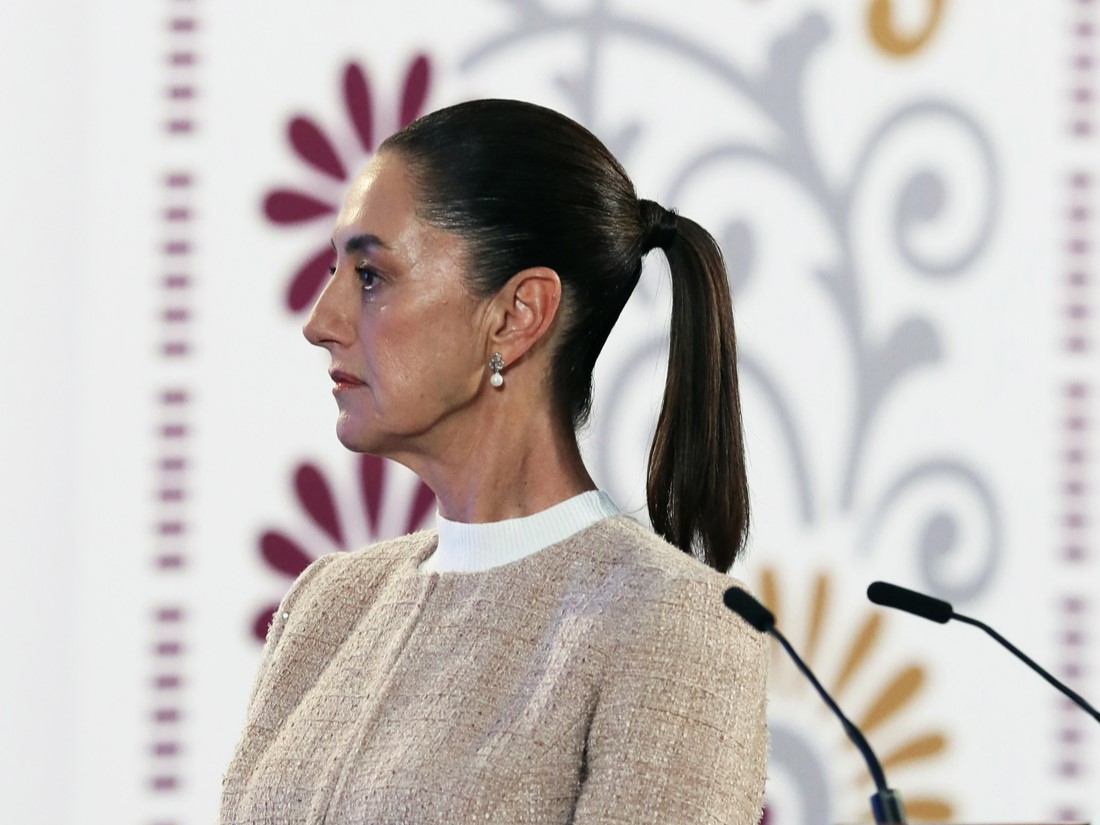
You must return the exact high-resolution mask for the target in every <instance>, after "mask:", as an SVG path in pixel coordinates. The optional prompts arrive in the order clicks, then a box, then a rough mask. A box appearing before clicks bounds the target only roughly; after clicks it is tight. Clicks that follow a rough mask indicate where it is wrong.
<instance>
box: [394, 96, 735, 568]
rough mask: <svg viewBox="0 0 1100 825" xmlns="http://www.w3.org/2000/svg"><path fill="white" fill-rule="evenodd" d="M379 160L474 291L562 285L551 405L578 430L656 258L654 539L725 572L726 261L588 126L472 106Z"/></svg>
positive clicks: (519, 107)
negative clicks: (408, 180) (658, 342)
mask: <svg viewBox="0 0 1100 825" xmlns="http://www.w3.org/2000/svg"><path fill="white" fill-rule="evenodd" d="M381 149H382V150H391V151H394V152H397V153H398V154H399V155H400V156H401V157H402V158H403V159H404V160H405V161H406V163H407V164H408V165H409V168H410V169H411V171H412V174H413V177H414V182H415V186H416V190H417V200H418V211H419V213H420V215H421V217H423V218H424V219H425V220H427V221H428V222H429V223H431V224H433V225H435V226H438V227H439V228H441V229H446V230H448V231H452V232H455V233H456V234H458V235H459V236H460V237H462V238H463V239H464V240H465V241H466V243H467V245H468V249H469V260H470V262H471V266H470V272H469V274H468V277H469V281H470V287H471V289H472V291H473V292H474V293H475V294H478V295H491V294H493V293H494V292H496V291H497V290H499V289H500V288H501V287H502V286H503V285H504V284H505V283H507V281H508V280H509V279H510V278H511V277H512V276H513V275H514V274H515V273H516V272H519V271H520V270H522V269H526V268H528V267H532V266H545V267H549V268H551V269H553V270H554V271H555V272H557V273H558V277H559V278H560V279H561V283H562V296H563V297H562V307H563V310H564V313H565V315H564V321H565V323H564V324H563V327H562V330H561V336H560V343H559V346H558V349H557V351H556V353H555V354H554V357H553V361H552V366H551V375H550V381H551V397H552V398H553V399H554V403H556V404H557V406H558V409H559V412H560V415H561V418H562V421H563V422H567V423H568V424H569V425H570V426H571V427H572V428H573V429H574V430H575V429H576V428H577V427H579V426H581V425H582V424H583V423H584V422H585V421H586V420H587V418H588V414H589V412H590V410H591V406H592V371H593V368H594V367H595V364H596V358H597V356H598V355H599V354H600V350H601V349H602V348H603V345H604V342H605V341H606V340H607V336H608V334H609V333H610V332H611V328H612V327H613V326H614V324H615V321H616V320H617V319H618V317H619V314H620V313H621V312H622V310H623V307H624V306H625V305H626V302H627V299H628V298H629V297H630V293H631V292H632V291H633V289H634V286H635V284H637V282H638V278H639V276H640V275H641V271H642V257H643V255H645V254H646V253H647V252H649V251H650V250H651V249H653V248H656V247H658V246H659V247H661V248H663V249H664V251H665V255H666V256H667V258H668V263H669V269H670V271H671V275H672V329H671V335H670V341H669V362H668V376H667V379H666V382H665V396H664V404H663V406H662V409H661V415H660V418H659V420H658V423H657V432H656V434H655V436H654V439H653V447H652V450H651V452H650V457H649V473H648V481H647V485H646V491H647V499H648V504H649V515H650V519H651V520H652V522H653V527H654V529H655V530H656V531H657V532H658V533H660V534H661V535H662V536H664V537H665V538H666V539H667V540H668V541H670V542H671V543H673V544H675V545H676V546H678V547H679V548H680V549H682V550H684V551H685V552H687V553H695V552H697V553H698V554H699V555H700V556H701V557H702V558H703V559H704V560H705V561H706V563H707V564H709V565H710V566H711V567H714V568H716V569H718V570H721V571H726V570H728V569H729V567H730V565H731V564H732V563H733V561H734V559H735V558H736V556H737V555H738V554H739V553H740V551H741V549H742V548H743V546H744V543H745V537H746V533H747V530H748V520H749V501H748V488H747V483H746V478H745V451H744V440H743V436H742V427H741V406H740V401H739V399H738V391H737V371H736V353H735V348H734V332H733V309H732V304H731V301H730V292H729V283H728V281H727V279H726V269H725V264H724V262H723V260H722V253H721V251H720V250H719V248H718V245H717V244H716V243H715V241H714V239H713V238H712V237H711V236H710V234H709V233H708V232H707V231H706V230H705V229H703V228H702V227H701V226H699V225H698V224H697V223H695V222H694V221H691V220H688V219H687V218H684V217H683V216H679V215H675V214H674V213H671V212H669V211H668V210H666V209H664V208H663V207H661V206H659V205H658V204H656V203H654V202H653V201H639V200H638V197H637V195H636V193H635V191H634V185H633V184H632V183H631V181H630V178H629V177H628V176H627V174H626V171H625V170H624V169H623V167H622V166H621V165H620V164H619V162H618V161H617V160H616V159H615V158H614V156H612V154H611V153H610V152H609V151H608V150H607V148H606V147H605V146H604V145H603V144H602V143H601V142H600V141H599V140H598V139H597V138H596V137H595V136H594V135H593V134H592V133H591V132H589V131H588V130H587V129H585V128H584V127H583V126H581V125H580V124H578V123H576V122H574V121H572V120H570V119H569V118H567V117H565V116H564V115H561V114H559V113H557V112H555V111H553V110H551V109H546V108H543V107H541V106H535V105H533V104H530V103H522V102H519V101H514V100H475V101H471V102H468V103H460V104H458V105H456V106H450V107H448V108H446V109H440V110H438V111H436V112H432V113H431V114H428V115H426V116H424V117H422V118H420V119H419V120H416V121H414V122H412V123H411V124H409V125H408V126H406V127H405V128H404V129H402V130H401V131H399V132H397V133H396V134H394V135H392V136H391V137H389V138H388V139H387V140H386V141H385V142H384V143H383V144H382V147H381Z"/></svg>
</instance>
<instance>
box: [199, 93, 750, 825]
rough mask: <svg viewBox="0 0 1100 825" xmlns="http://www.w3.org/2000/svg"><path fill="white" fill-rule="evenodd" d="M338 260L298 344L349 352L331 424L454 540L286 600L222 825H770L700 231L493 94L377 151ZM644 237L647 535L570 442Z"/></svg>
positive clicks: (718, 296)
mask: <svg viewBox="0 0 1100 825" xmlns="http://www.w3.org/2000/svg"><path fill="white" fill-rule="evenodd" d="M333 247H334V250H335V256H336V265H335V266H334V267H333V270H332V278H331V279H330V281H329V283H328V284H327V286H326V288H325V290H324V292H323V293H322V295H321V296H320V298H319V299H318V301H317V304H316V306H315V307H314V309H313V312H312V314H311V315H310V318H309V320H308V321H307V322H306V325H305V334H306V337H307V338H308V339H309V341H310V342H311V343H313V344H316V345H318V346H321V347H324V348H325V349H327V350H328V351H329V353H330V355H331V360H332V367H331V370H330V373H331V375H332V378H333V381H334V382H335V386H334V388H333V392H334V394H335V396H336V401H337V405H338V407H339V417H338V420H337V434H338V436H339V438H340V440H341V441H342V442H343V444H344V445H346V446H347V447H348V448H349V449H351V450H355V451H360V452H369V453H373V454H377V455H383V456H386V457H388V458H391V459H394V460H396V461H400V462H401V463H403V464H405V465H407V466H408V467H410V468H412V470H413V471H415V472H416V473H417V474H418V475H419V476H420V478H422V479H423V480H424V481H425V483H427V484H428V486H430V487H431V489H432V490H433V491H434V492H435V494H436V496H437V497H438V499H439V519H438V521H439V528H438V531H428V532H422V533H417V534H415V535H413V536H407V537H404V538H401V539H396V540H393V541H389V542H382V543H380V544H376V545H372V546H370V547H367V548H365V549H363V550H360V551H357V552H353V553H337V554H332V555H328V556H325V557H323V558H321V559H319V560H318V561H317V562H316V563H314V564H313V565H311V566H310V568H309V569H308V570H306V571H305V573H303V574H302V576H301V577H300V578H299V579H298V580H297V581H296V582H295V584H294V586H293V587H292V588H291V590H290V592H289V593H288V594H287V596H286V598H285V600H284V602H283V604H282V606H281V607H280V609H279V611H278V612H277V613H276V616H275V619H274V621H273V623H272V626H271V629H270V631H269V634H268V640H267V645H266V647H265V652H264V658H263V662H262V665H261V668H260V673H259V676H258V678H257V682H256V686H255V689H254V691H253V696H252V700H251V703H250V708H249V711H248V720H247V726H246V728H245V732H244V735H243V737H242V739H241V742H240V745H239V746H238V749H237V753H236V755H235V757H234V759H233V762H232V763H231V765H230V767H229V770H228V773H227V775H226V778H225V787H224V794H223V798H222V811H221V821H222V822H223V823H238V824H239V825H244V823H265V824H266V823H284V822H285V823H307V822H308V823H322V822H324V823H328V824H329V825H333V824H334V823H382V822H386V823H391V822H392V823H429V822H430V823H442V822H447V823H464V822H475V821H476V822H490V823H521V822H522V823H566V822H572V823H576V825H593V824H594V823H610V822H623V823H643V822H654V823H658V822H659V823H678V822H684V823H687V822H692V823H694V822H730V823H741V824H742V825H755V823H756V822H757V820H758V817H759V813H760V804H761V797H762V791H763V783H764V763H765V757H766V749H767V736H766V732H765V727H764V682H765V672H766V652H765V648H764V646H763V643H762V642H761V641H760V638H759V637H758V636H757V635H756V634H755V633H754V632H753V631H751V630H750V629H749V628H748V627H747V626H746V625H744V624H743V623H742V622H741V621H740V620H739V619H737V618H735V617H734V616H733V615H732V614H730V613H728V612H727V611H726V609H725V607H724V606H723V604H722V593H723V591H724V590H725V588H726V587H727V586H728V585H729V583H730V580H729V579H728V578H727V577H726V576H724V575H722V572H725V571H726V570H728V569H729V567H730V565H731V563H732V562H733V560H734V558H735V556H736V555H737V554H738V552H739V551H740V549H741V548H742V546H743V544H744V537H745V532H746V528H747V522H748V498H747V490H746V485H745V467H744V450H743V445H742V433H741V424H740V417H741V416H740V407H739V403H738V395H737V376H736V372H735V355H734V335H733V320H732V310H731V306H730V296H729V290H728V285H727V282H726V275H725V268H724V266H723V263H722V258H721V254H720V252H719V250H718V248H717V246H716V244H715V243H714V241H713V239H712V238H711V237H710V235H708V234H707V233H706V232H705V231H704V230H703V229H702V228H700V227H699V226H698V225H697V224H695V223H693V222H692V221H690V220H687V219H686V218H683V217H679V216H677V215H674V214H673V213H670V212H668V211H666V210H665V209H663V208H662V207H660V206H658V205H657V204H656V203H653V202H652V201H644V200H643V201H639V200H638V199H637V197H636V195H635V192H634V188H633V185H632V184H631V182H630V180H629V179H628V178H627V176H626V173H625V172H624V170H623V169H622V167H621V166H620V165H619V164H618V162H617V161H616V160H615V159H614V158H613V157H612V156H611V154H610V153H609V152H608V151H607V149H606V148H605V147H604V146H603V145H602V144H601V143H600V142H599V141H598V140H597V139H596V138H595V137H594V136H593V135H591V134H590V133H589V132H587V131H586V130H585V129H583V128H582V127H581V126H579V125H578V124H576V123H574V122H572V121H570V120H569V119H568V118H565V117H563V116H562V115H559V114H557V113H555V112H552V111H550V110H548V109H544V108H541V107H538V106H534V105H531V104H526V103H519V102H515V101H500V100H483V101H475V102H471V103H464V104H460V105H458V106H453V107H450V108H447V109H443V110H441V111H438V112H435V113H433V114H430V115H427V116H426V117H424V118H421V119H420V120H418V121H416V122H414V123H413V124H411V125H410V126H408V127H406V128H405V129H403V130H402V131H400V132H398V133H397V134H395V135H394V136H392V137H390V138H389V139H388V140H387V141H385V143H384V144H383V145H382V147H381V149H380V150H379V152H378V154H377V155H376V156H375V157H374V158H373V159H372V160H371V162H370V164H369V165H368V166H367V167H366V169H365V170H364V171H363V173H362V174H361V175H360V177H359V178H358V179H357V180H356V182H355V183H354V184H353V186H352V187H351V190H350V192H349V193H348V196H347V200H346V202H345V203H344V206H343V209H342V210H341V212H340V215H339V217H338V219H337V223H336V228H335V231H334V234H333ZM658 247H659V248H661V249H663V250H664V253H665V255H666V256H667V258H668V262H669V268H670V271H671V275H672V284H673V293H672V294H673V311H672V330H671V343H670V357H669V368H668V380H667V385H666V389H665V399H664V407H663V409H662V412H661V416H660V420H659V423H658V427H657V433H656V436H655V439H654V444H653V450H652V455H651V457H650V463H649V479H648V499H649V511H650V516H651V519H652V522H653V524H654V527H655V529H656V531H657V533H659V534H660V535H656V534H654V533H653V532H652V531H650V530H649V529H647V528H643V527H642V526H640V525H638V524H636V523H635V522H634V521H633V520H631V519H629V518H627V517H625V516H623V515H621V514H620V513H619V511H618V510H617V509H616V508H615V506H614V504H613V503H612V502H611V500H610V499H609V498H608V497H607V496H606V495H605V494H603V493H602V492H600V491H598V490H597V488H596V485H595V484H594V482H593V481H592V478H591V477H590V476H589V474H588V472H587V471H586V469H585V467H584V464H583V462H582V461H581V457H580V452H579V451H578V449H577V441H576V436H575V431H576V428H577V427H578V426H579V425H580V424H582V423H583V422H584V420H585V418H586V416H587V414H588V411H589V407H590V403H591V381H592V370H593V366H594V364H595V361H596V357H597V355H598V354H599V351H600V348H601V347H602V346H603V343H604V341H605V340H606V338H607V335H608V333H609V332H610V330H611V327H612V325H613V324H614V323H615V320H616V318H617V317H618V316H619V313H620V312H621V311H622V308H623V305H624V304H625V303H626V301H627V298H628V297H629V295H630V293H631V290H632V289H633V288H634V285H635V284H636V283H637V281H638V277H639V275H640V272H641V267H642V257H643V256H644V255H645V254H646V253H647V252H648V251H650V250H651V249H654V248H658ZM662 537H663V538H662ZM681 551H683V552H681ZM693 551H695V552H697V554H698V555H699V556H700V557H701V558H702V559H703V560H704V561H705V564H703V563H700V561H698V560H696V559H695V558H693ZM710 568H713V569H710ZM718 571H721V572H718Z"/></svg>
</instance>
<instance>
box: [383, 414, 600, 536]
mask: <svg viewBox="0 0 1100 825" xmlns="http://www.w3.org/2000/svg"><path fill="white" fill-rule="evenodd" d="M510 406H511V409H508V405H501V407H500V408H499V410H497V411H495V412H496V414H495V415H493V414H492V413H490V415H489V416H481V420H480V421H476V422H466V423H465V425H464V426H461V427H459V428H458V429H457V430H453V431H452V432H451V433H449V434H448V435H447V440H446V441H445V442H444V443H442V444H437V448H436V449H434V450H432V451H430V454H428V453H425V454H418V455H406V456H394V458H395V459H397V460H399V461H401V463H403V464H405V465H406V466H408V467H409V468H410V469H412V470H413V472H415V473H416V474H417V475H418V476H420V478H421V479H422V480H423V481H424V483H425V484H427V485H428V486H429V487H430V488H431V489H432V491H433V492H434V493H435V495H436V498H437V499H438V500H439V513H440V515H442V516H443V517H444V518H447V519H449V520H451V521H457V522H465V523H468V524H474V523H480V522H492V521H503V520H505V519H511V518H519V517H521V516H527V515H530V514H532V513H538V512H541V511H543V510H546V509H547V508H549V507H552V506H554V505H555V504H558V503H560V502H562V501H565V500H567V499H570V498H572V497H573V496H576V495H579V494H580V493H584V492H588V491H590V490H595V489H596V484H595V482H593V480H592V477H591V476H590V475H589V473H588V470H587V469H586V468H585V466H584V462H583V460H582V459H581V454H580V449H579V448H578V446H577V440H576V436H575V435H574V434H573V433H572V431H569V432H563V431H562V427H561V426H559V425H558V424H557V423H556V422H555V420H554V418H553V417H552V416H551V415H549V413H548V411H547V408H546V405H538V406H536V407H535V408H533V409H516V406H518V405H510ZM452 423H457V422H452Z"/></svg>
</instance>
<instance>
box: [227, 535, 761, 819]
mask: <svg viewBox="0 0 1100 825" xmlns="http://www.w3.org/2000/svg"><path fill="white" fill-rule="evenodd" d="M436 541H437V537H436V534H435V532H434V531H427V532H421V533H416V534H413V535H411V536H406V537H403V538H401V539H396V540H393V541H389V542H382V543H379V544H375V545H372V546H370V547H367V548H365V549H363V550H359V551H356V552H352V553H335V554H331V555H328V556H324V557H322V558H321V559H319V560H317V561H316V562H315V563H314V564H312V565H311V566H310V567H309V569H307V570H306V571H305V572H304V573H303V574H302V575H301V576H300V577H299V579H298V580H297V581H296V582H295V584H294V586H293V587H292V588H291V590H290V592H289V593H288V594H287V596H286V598H285V599H284V601H283V604H282V606H281V607H280V610H279V612H278V613H277V614H276V617H275V620H274V621H273V623H272V626H271V629H270V631H269V633H268V638H267V643H266V645H265V648H264V655H263V659H262V662H261V666H260V672H259V675H258V677H257V680H256V684H255V687H254V689H253V694H252V699H251V701H250V704H249V708H248V711H247V719H246V726H245V730H244V733H243V735H242V737H241V740H240V743H239V745H238V747H237V751H236V754H235V756H234V758H233V760H232V762H231V763H230V766H229V769H228V771H227V773H226V776H225V778H224V786H223V796H222V805H221V815H220V820H219V821H220V822H221V823H223V825H230V824H231V823H235V824H236V825H277V824H278V825H282V824H283V823H295V825H301V824H302V823H310V824H311V825H312V824H317V825H319V824H320V823H326V825H351V823H402V824H403V825H404V824H405V823H467V822H479V823H540V824H541V823H546V824H547V825H549V823H574V824H575V825H595V823H632V825H637V824H638V823H662V824H663V825H670V824H674V823H689V822H690V823H737V824H738V825H756V823H757V822H758V819H759V814H760V806H761V802H762V797H763V788H764V773H765V763H766V757H767V733H766V728H765V698H764V690H765V680H766V673H767V649H766V646H765V644H764V640H763V638H762V637H761V636H760V635H759V634H757V633H755V632H754V631H753V630H752V629H750V628H749V627H748V626H747V625H746V624H745V623H744V622H742V621H741V620H740V619H739V618H737V617H736V616H734V615H733V614H731V613H730V612H729V611H728V610H727V609H726V608H725V607H724V605H723V604H722V593H723V591H724V590H725V588H726V587H728V586H729V585H730V584H731V582H732V580H731V579H729V578H728V577H726V576H724V575H722V574H720V573H717V572H715V571H713V570H711V569H709V568H707V567H705V566H704V565H702V564H701V563H699V562H698V561H696V560H694V559H691V558H689V557H688V556H686V555H685V554H684V553H682V552H680V551H679V550H677V549H676V548H674V547H672V546H670V545H668V544H666V543H665V542H664V541H663V540H662V539H661V538H659V537H658V536H656V535H655V534H654V533H653V532H652V531H650V530H648V529H646V528H644V527H642V526H641V525H639V524H637V523H635V522H634V521H632V520H631V519H629V518H627V517H625V516H617V517H612V518H607V519H603V520H601V521H598V522H597V523H595V524H594V525H592V526H590V527H588V528H586V529H584V530H582V531H580V532H578V533H576V534H575V535H573V536H571V537H569V538H567V539H566V540H564V541H562V542H559V543H557V544H554V545H551V546H549V547H546V548H544V549H543V550H540V551H538V552H536V553H533V554H531V555H529V556H526V557H524V558H522V559H520V560H518V561H515V562H512V563H510V564H506V565H502V566H499V567H494V568H491V569H488V570H483V571H478V572H474V573H459V572H452V573H424V572H421V571H419V570H418V569H417V566H418V565H419V564H420V562H421V561H423V560H424V559H425V558H427V557H428V556H429V555H430V554H431V553H432V551H433V550H434V548H435V546H436Z"/></svg>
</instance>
